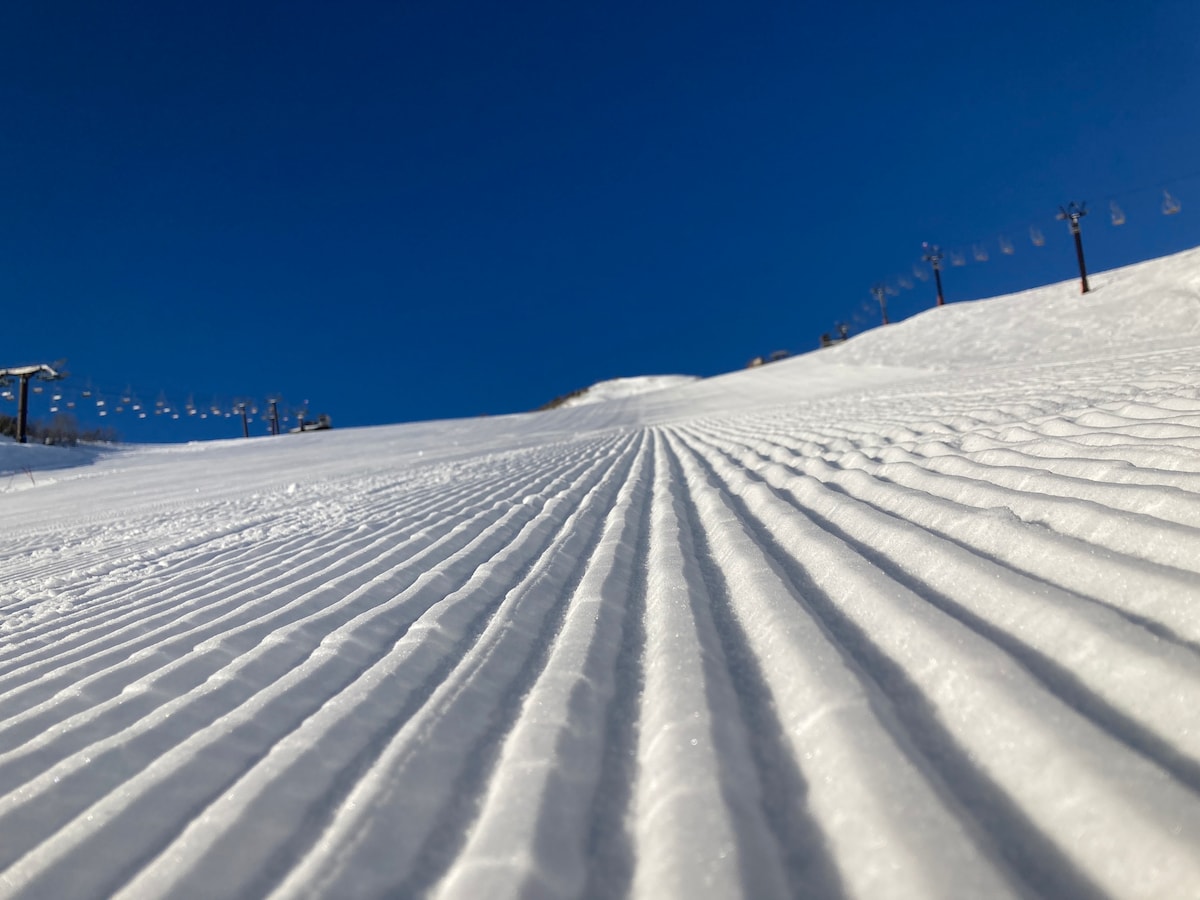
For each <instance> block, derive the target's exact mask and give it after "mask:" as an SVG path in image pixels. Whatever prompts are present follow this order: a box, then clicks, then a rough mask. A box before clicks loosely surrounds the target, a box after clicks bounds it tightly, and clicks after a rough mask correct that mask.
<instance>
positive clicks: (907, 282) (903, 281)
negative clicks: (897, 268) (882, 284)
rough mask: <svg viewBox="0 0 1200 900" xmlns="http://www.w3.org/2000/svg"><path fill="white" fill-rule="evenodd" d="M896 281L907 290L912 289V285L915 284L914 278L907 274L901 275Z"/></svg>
mask: <svg viewBox="0 0 1200 900" xmlns="http://www.w3.org/2000/svg"><path fill="white" fill-rule="evenodd" d="M896 283H897V284H899V285H900V287H902V288H904V290H906V291H911V290H912V286H913V283H912V279H911V278H909V277H908V276H907V275H901V276H900V277H899V278H897V279H896Z"/></svg>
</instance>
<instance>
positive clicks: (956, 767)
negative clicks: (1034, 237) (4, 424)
mask: <svg viewBox="0 0 1200 900" xmlns="http://www.w3.org/2000/svg"><path fill="white" fill-rule="evenodd" d="M1093 283H1094V285H1095V287H1096V289H1095V291H1094V292H1092V293H1090V294H1088V295H1087V296H1082V297H1081V296H1080V295H1079V294H1078V292H1077V287H1076V286H1075V284H1074V283H1073V282H1072V283H1065V284H1062V285H1053V286H1050V287H1046V288H1040V289H1037V290H1033V291H1028V292H1025V293H1023V294H1019V295H1015V296H1012V297H1007V298H998V299H995V300H990V301H985V302H979V303H971V304H959V305H953V306H950V307H946V308H943V309H936V310H930V311H929V312H927V313H925V314H923V315H921V316H918V317H915V318H914V319H911V320H908V321H906V322H903V323H900V324H897V325H893V326H889V327H887V328H882V329H877V330H875V331H873V332H869V333H867V334H864V335H862V336H860V337H857V338H854V339H852V340H851V341H850V342H848V343H847V344H844V345H841V346H839V347H836V348H831V349H828V350H823V351H819V352H817V353H813V354H809V355H808V356H804V357H799V358H795V359H791V360H786V361H782V362H778V363H773V364H771V365H769V366H765V367H762V368H760V369H755V370H749V371H743V372H737V373H733V374H730V375H726V376H722V377H719V378H712V379H706V380H704V381H698V382H695V383H689V384H683V385H678V386H674V387H669V388H665V389H661V390H656V391H654V392H652V393H643V394H639V395H633V396H628V395H627V396H624V397H621V398H619V399H611V400H608V401H606V402H600V403H591V404H585V405H581V406H577V407H574V408H568V409H559V410H554V411H551V412H546V413H541V414H530V415H521V416H508V417H500V418H489V419H480V420H474V421H470V420H461V421H445V422H429V423H421V424H415V425H405V426H394V427H387V428H374V429H361V430H334V431H329V432H321V433H312V434H305V435H295V436H286V437H279V438H263V439H254V440H249V441H227V442H220V443H212V444H202V445H201V444H195V445H187V446H161V447H125V448H120V449H118V450H115V451H111V452H98V451H92V450H74V451H72V450H61V449H54V448H44V447H28V446H26V447H21V446H17V445H14V444H11V443H8V444H0V472H2V473H3V474H0V504H2V505H3V510H4V522H5V526H6V528H5V534H6V537H5V540H4V542H3V545H2V546H0V895H3V896H5V897H31V898H32V897H38V898H76V897H113V896H115V897H124V898H142V897H164V898H167V897H169V898H172V900H175V898H187V897H196V898H212V897H277V898H283V897H337V898H352V897H408V896H418V895H430V896H435V897H443V898H477V897H484V896H486V897H505V896H507V897H518V896H519V897H531V896H539V897H575V896H589V897H618V896H626V895H635V896H639V897H648V898H661V897H727V896H748V897H756V898H759V897H784V896H794V895H798V894H803V895H806V896H820V897H836V896H842V895H845V896H857V897H908V898H927V897H948V898H963V897H1004V896H1014V897H1015V896H1029V895H1038V896H1047V897H1093V896H1101V895H1107V896H1115V897H1130V898H1132V897H1147V898H1169V897H1195V896H1200V853H1198V852H1197V848H1198V847H1200V702H1198V699H1200V367H1198V360H1200V251H1190V252H1188V253H1184V254H1180V255H1177V256H1174V257H1170V258H1167V259H1163V260H1157V261H1154V262H1150V263H1145V264H1142V265H1139V266H1134V267H1130V268H1128V269H1124V270H1119V271H1116V272H1111V273H1104V274H1100V275H1096V276H1094V278H1093Z"/></svg>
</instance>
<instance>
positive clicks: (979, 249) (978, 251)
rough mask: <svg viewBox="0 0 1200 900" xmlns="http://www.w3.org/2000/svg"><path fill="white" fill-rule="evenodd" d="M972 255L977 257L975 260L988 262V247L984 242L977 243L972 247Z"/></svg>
mask: <svg viewBox="0 0 1200 900" xmlns="http://www.w3.org/2000/svg"><path fill="white" fill-rule="evenodd" d="M971 255H972V256H974V257H975V262H987V261H988V252H987V248H986V247H984V246H983V245H982V244H976V245H975V246H973V247H972V248H971Z"/></svg>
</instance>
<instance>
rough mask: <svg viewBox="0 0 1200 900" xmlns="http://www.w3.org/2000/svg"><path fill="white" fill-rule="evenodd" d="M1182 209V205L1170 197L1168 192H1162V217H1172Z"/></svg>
mask: <svg viewBox="0 0 1200 900" xmlns="http://www.w3.org/2000/svg"><path fill="white" fill-rule="evenodd" d="M1181 209H1183V204H1182V203H1180V202H1179V201H1178V200H1176V199H1175V198H1174V197H1172V196H1171V193H1170V191H1163V204H1162V211H1163V215H1164V216H1173V215H1175V213H1177V212H1179V211H1180V210H1181Z"/></svg>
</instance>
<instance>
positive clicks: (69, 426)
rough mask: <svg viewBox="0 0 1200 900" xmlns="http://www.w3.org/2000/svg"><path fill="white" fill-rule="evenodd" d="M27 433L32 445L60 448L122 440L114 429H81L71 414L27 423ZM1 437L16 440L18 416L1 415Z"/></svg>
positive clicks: (60, 414)
mask: <svg viewBox="0 0 1200 900" xmlns="http://www.w3.org/2000/svg"><path fill="white" fill-rule="evenodd" d="M25 433H26V437H27V439H28V441H29V443H31V444H54V445H56V446H60V447H74V446H75V445H76V444H78V443H81V442H82V443H85V444H97V443H101V444H112V443H115V442H116V441H118V440H119V439H120V438H119V436H118V435H117V432H116V431H115V430H114V429H112V428H87V429H84V428H80V427H79V422H78V421H76V419H75V417H74V416H72V415H71V414H69V413H59V414H58V415H56V416H55V417H54V418H53V419H51V420H50V421H49V422H40V421H30V422H27V423H26V429H25ZM0 435H7V436H8V437H11V438H13V439H14V440H15V439H16V437H17V417H16V416H6V415H4V414H3V413H0Z"/></svg>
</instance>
